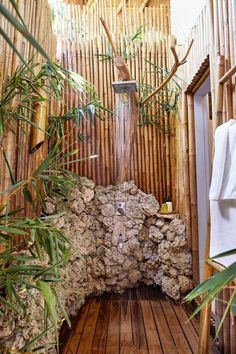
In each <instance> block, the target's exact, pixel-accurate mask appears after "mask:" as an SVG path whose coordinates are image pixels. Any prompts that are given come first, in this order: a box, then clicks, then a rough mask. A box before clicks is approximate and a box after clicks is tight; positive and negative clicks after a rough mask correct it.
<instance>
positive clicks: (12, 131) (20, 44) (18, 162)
mask: <svg viewBox="0 0 236 354" xmlns="http://www.w3.org/2000/svg"><path fill="white" fill-rule="evenodd" d="M1 3H2V4H3V5H4V6H6V7H7V8H8V9H9V11H10V12H11V13H12V14H15V12H14V10H13V9H12V6H11V4H10V1H9V0H2V1H1ZM17 4H18V8H19V11H20V13H21V14H22V17H23V18H24V21H25V23H26V25H27V27H28V29H29V31H30V32H31V33H32V35H33V36H34V37H35V38H36V39H37V40H38V42H39V43H40V44H41V46H42V47H43V48H44V49H45V50H46V52H47V53H48V54H49V56H51V58H52V59H53V58H55V54H56V42H55V36H54V35H53V33H52V29H51V22H50V20H51V10H50V7H49V5H48V1H47V0H27V1H25V0H18V1H17ZM0 26H1V28H2V29H3V30H4V31H5V32H6V33H7V34H8V36H9V37H10V39H11V40H12V41H13V43H14V45H15V46H16V48H17V49H18V51H19V52H20V53H21V55H22V56H23V57H24V59H25V60H26V61H28V60H29V59H31V58H33V57H34V59H33V62H34V63H40V64H43V63H44V61H45V59H44V58H43V57H42V56H41V55H40V54H39V53H37V52H36V50H35V49H34V48H33V47H32V46H31V45H29V42H28V41H27V40H26V39H25V38H24V37H23V36H22V35H21V34H20V33H19V32H18V31H16V30H15V29H14V28H13V26H11V25H10V24H9V22H8V21H7V20H5V18H4V17H3V16H2V15H1V16H0ZM0 52H1V56H0V95H1V93H2V87H3V84H4V82H5V81H6V80H7V79H8V78H10V77H11V75H12V74H13V73H14V72H15V70H16V68H17V67H18V65H22V63H21V61H20V59H19V58H18V56H17V55H16V54H15V53H14V52H13V50H12V49H11V48H10V47H9V45H8V44H7V43H6V41H5V40H4V39H3V37H2V36H0ZM29 119H30V117H29ZM22 126H23V127H24V128H25V132H23V129H20V128H19V125H18V124H13V126H12V127H8V128H7V129H6V131H5V134H4V136H3V137H0V147H1V152H0V178H1V179H0V181H1V184H0V189H1V191H3V190H5V189H7V188H8V187H9V186H10V185H11V180H10V175H9V171H8V169H7V166H6V163H5V162H4V160H3V150H4V151H5V154H6V156H7V159H8V161H9V164H10V166H11V168H12V170H13V172H14V178H15V180H16V181H17V180H20V179H25V178H27V176H29V175H30V173H31V172H32V171H34V170H35V168H36V166H37V165H38V164H39V163H40V161H41V159H42V158H43V157H44V156H45V153H46V146H45V144H44V146H43V147H41V148H40V149H39V150H38V151H37V152H36V153H34V154H32V155H30V154H29V141H30V127H29V125H27V124H25V123H22ZM22 203H23V198H22V197H21V196H20V195H19V196H17V197H15V199H14V200H13V201H12V202H11V207H12V208H15V207H19V205H20V206H21V207H22V206H23V205H22Z"/></svg>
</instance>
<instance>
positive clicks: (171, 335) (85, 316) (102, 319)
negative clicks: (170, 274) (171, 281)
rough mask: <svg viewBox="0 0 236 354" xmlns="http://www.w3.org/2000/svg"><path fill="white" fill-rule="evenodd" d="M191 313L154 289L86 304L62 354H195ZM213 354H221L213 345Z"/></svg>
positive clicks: (195, 329)
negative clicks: (189, 318) (189, 319)
mask: <svg viewBox="0 0 236 354" xmlns="http://www.w3.org/2000/svg"><path fill="white" fill-rule="evenodd" d="M190 312H191V308H190V306H185V305H182V304H181V303H179V302H178V303H177V302H174V301H170V300H169V299H167V298H166V297H165V296H164V295H162V294H161V293H160V290H158V289H156V288H153V287H142V288H139V289H131V290H127V291H126V292H125V293H124V294H122V295H119V294H118V295H117V294H104V295H103V296H101V297H100V298H93V299H92V300H88V301H87V302H86V304H85V305H84V306H83V308H82V309H81V310H80V312H79V315H78V317H77V320H76V321H77V322H76V323H75V325H74V326H73V327H72V329H71V330H70V332H69V333H68V334H67V338H68V340H67V343H66V344H65V345H64V349H63V350H62V353H63V354H195V353H197V350H198V331H199V323H198V320H197V319H193V320H191V321H188V317H189V315H190ZM209 354H219V351H218V349H217V347H216V346H215V344H214V342H213V340H211V350H210V353H209Z"/></svg>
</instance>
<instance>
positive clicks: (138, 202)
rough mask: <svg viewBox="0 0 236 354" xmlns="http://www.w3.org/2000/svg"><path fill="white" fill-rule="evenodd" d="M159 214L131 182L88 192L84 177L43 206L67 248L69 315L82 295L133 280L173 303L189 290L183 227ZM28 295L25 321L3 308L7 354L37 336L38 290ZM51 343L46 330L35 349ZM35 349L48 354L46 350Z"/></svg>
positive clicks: (117, 288) (1, 338) (118, 288)
mask: <svg viewBox="0 0 236 354" xmlns="http://www.w3.org/2000/svg"><path fill="white" fill-rule="evenodd" d="M117 202H122V203H125V207H124V213H123V214H122V215H119V213H118V214H117V210H116V208H117ZM159 209H160V206H159V203H158V201H157V200H156V199H155V197H154V196H152V195H147V194H145V193H144V192H142V191H141V190H139V189H138V188H137V186H136V185H135V184H134V182H133V181H131V182H125V183H122V184H119V185H117V186H108V187H102V186H96V187H95V185H94V183H93V181H91V180H88V179H87V178H85V177H82V178H81V179H80V183H79V185H78V187H75V188H73V189H71V192H70V194H69V195H68V196H67V197H66V198H65V199H64V200H63V198H62V197H60V199H57V198H55V199H54V198H50V199H49V200H48V201H47V203H46V210H45V212H47V214H50V215H51V214H53V213H55V214H57V213H58V212H65V214H64V215H63V216H60V217H58V218H57V219H55V220H54V221H53V224H54V225H55V226H57V227H58V228H59V229H61V230H62V231H64V233H65V235H66V236H67V237H68V238H69V239H70V240H71V241H72V244H73V248H72V255H71V257H70V259H69V261H68V262H67V263H66V264H64V265H63V267H62V279H63V280H64V282H63V283H62V284H61V288H62V291H61V292H60V301H61V303H62V304H63V305H64V307H65V309H66V311H67V312H68V314H69V315H75V314H76V313H77V312H78V309H79V308H80V307H81V306H82V305H83V304H84V302H85V299H86V297H87V296H90V295H99V294H101V293H103V292H104V291H112V292H122V291H124V289H126V288H132V287H134V286H138V284H140V283H144V284H147V285H151V284H153V285H158V286H160V287H161V289H162V291H163V292H164V293H165V294H167V295H168V296H170V297H172V298H173V299H175V300H178V299H180V298H181V296H182V295H183V294H184V293H186V292H187V291H189V290H190V289H191V288H192V280H191V274H192V260H191V254H190V252H189V250H188V246H187V239H186V228H185V224H184V223H183V221H182V220H181V219H180V218H179V216H178V215H175V214H173V215H171V217H168V218H166V217H165V216H163V215H162V214H159ZM38 264H40V261H38ZM33 292H34V297H35V298H36V299H37V300H38V305H37V304H36V303H35V302H34V301H33V300H32V298H31V297H29V295H27V293H26V294H22V295H21V296H22V299H23V301H24V304H25V305H26V307H27V309H28V311H27V312H28V317H27V320H26V319H24V318H23V317H22V316H20V315H15V314H13V313H12V312H11V311H10V314H9V311H8V312H4V311H3V312H4V313H5V316H4V317H3V318H2V317H0V332H1V329H3V333H2V332H1V334H0V347H4V346H5V344H6V342H7V345H8V348H9V349H11V350H17V349H19V348H20V347H23V346H24V344H25V343H26V342H27V340H30V339H31V338H32V337H33V336H34V335H37V334H39V333H40V332H41V331H43V329H44V327H43V326H44V325H43V321H42V318H43V316H44V315H43V310H42V308H41V307H40V305H39V304H41V305H42V306H43V300H42V298H41V297H40V295H39V293H38V291H37V289H33ZM1 310H4V308H3V309H1ZM5 310H6V309H5ZM62 316H63V314H62V313H60V315H59V317H61V318H62ZM29 323H30V326H29ZM54 341H55V338H54V334H53V333H51V332H50V333H48V334H47V335H46V336H45V338H43V339H40V341H39V342H38V343H37V346H39V345H41V344H43V343H46V342H54ZM41 352H42V353H49V354H54V353H55V351H54V350H53V349H50V350H49V349H46V351H43V350H42V351H41Z"/></svg>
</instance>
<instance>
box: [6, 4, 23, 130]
mask: <svg viewBox="0 0 236 354" xmlns="http://www.w3.org/2000/svg"><path fill="white" fill-rule="evenodd" d="M0 13H1V4H0ZM0 35H1V36H2V37H3V38H4V39H5V41H6V42H7V43H8V44H9V46H10V47H11V48H12V50H14V52H15V53H16V54H17V55H18V57H19V58H20V59H21V61H22V62H23V63H24V64H26V62H25V60H24V58H23V57H22V55H21V54H20V52H19V51H18V50H17V48H16V47H15V46H14V44H13V43H12V41H11V39H10V38H9V37H8V35H7V34H6V33H5V32H4V30H3V29H2V27H0ZM1 131H2V128H1Z"/></svg>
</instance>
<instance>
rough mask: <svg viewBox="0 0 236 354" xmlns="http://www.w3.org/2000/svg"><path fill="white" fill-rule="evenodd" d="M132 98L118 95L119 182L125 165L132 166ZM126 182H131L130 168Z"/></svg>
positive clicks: (116, 150) (121, 94)
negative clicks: (120, 173)
mask: <svg viewBox="0 0 236 354" xmlns="http://www.w3.org/2000/svg"><path fill="white" fill-rule="evenodd" d="M130 114H131V106H130V96H129V95H128V94H124V93H119V94H117V95H116V121H115V139H114V156H115V180H116V182H117V180H118V176H119V172H120V169H121V168H122V166H124V163H125V162H126V164H127V165H128V166H130V164H131V146H130V139H129V138H130ZM125 180H126V181H129V180H130V168H128V169H126V171H125Z"/></svg>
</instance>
